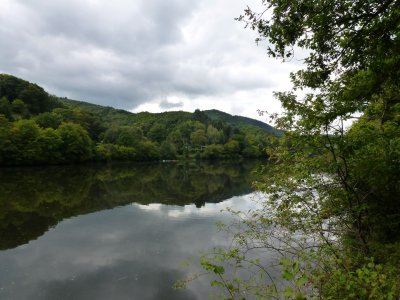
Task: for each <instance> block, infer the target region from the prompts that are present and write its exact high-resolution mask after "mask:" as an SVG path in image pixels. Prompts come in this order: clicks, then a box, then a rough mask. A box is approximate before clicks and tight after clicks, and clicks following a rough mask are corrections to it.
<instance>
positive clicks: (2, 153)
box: [0, 74, 280, 165]
mask: <svg viewBox="0 0 400 300" xmlns="http://www.w3.org/2000/svg"><path fill="white" fill-rule="evenodd" d="M271 135H275V136H279V135H280V132H279V131H278V130H276V129H274V128H273V127H271V126H269V125H268V124H265V123H263V122H260V121H257V120H253V119H250V118H245V117H240V116H232V115H230V114H227V113H224V112H221V111H218V110H208V111H200V110H196V111H195V112H193V113H190V112H184V111H171V112H163V113H149V112H141V113H131V112H128V111H125V110H121V109H115V108H112V107H104V106H100V105H96V104H90V103H87V102H83V101H76V100H70V99H67V98H59V97H56V96H52V95H49V94H48V93H47V92H46V91H45V90H44V89H43V88H41V87H40V86H38V85H36V84H33V83H30V82H28V81H25V80H23V79H20V78H17V77H14V76H11V75H7V74H0V165H25V164H59V163H79V162H84V161H110V160H129V161H150V160H166V159H167V160H171V159H172V160H175V159H185V160H186V159H235V160H236V159H241V158H261V157H266V156H267V153H266V151H265V149H266V147H267V145H268V144H269V143H270V138H271Z"/></svg>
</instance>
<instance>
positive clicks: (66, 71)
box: [0, 0, 300, 119]
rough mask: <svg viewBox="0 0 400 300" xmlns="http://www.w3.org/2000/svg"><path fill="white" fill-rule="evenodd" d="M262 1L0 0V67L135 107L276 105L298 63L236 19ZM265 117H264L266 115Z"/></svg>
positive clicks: (248, 112) (252, 111)
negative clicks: (259, 42)
mask: <svg viewBox="0 0 400 300" xmlns="http://www.w3.org/2000/svg"><path fill="white" fill-rule="evenodd" d="M260 2H261V0H196V1H188V0H168V1H165V0H113V1H108V0H0V42H1V43H0V73H8V74H12V75H15V76H18V77H21V78H23V79H26V80H29V81H31V82H34V83H37V84H39V85H40V86H43V87H44V88H45V89H46V90H47V91H48V92H49V93H51V94H55V95H57V96H61V97H63V96H65V97H69V98H71V99H77V100H83V101H87V102H91V103H96V104H101V105H109V106H113V107H116V108H122V109H127V110H130V111H133V112H138V111H151V112H160V111H165V110H186V111H194V109H196V108H200V109H202V110H204V109H212V108H216V109H220V110H223V111H225V112H228V113H231V114H237V115H244V116H248V117H252V118H258V119H260V117H259V116H258V114H257V109H261V110H268V111H270V112H274V111H278V110H279V104H278V103H277V101H276V100H274V99H273V96H272V92H273V91H279V90H287V89H288V88H289V87H290V84H289V80H288V75H289V72H290V71H293V70H295V69H296V68H298V67H299V65H300V63H299V62H298V61H296V60H293V61H292V62H289V63H285V64H283V63H281V62H280V61H275V60H273V59H269V58H268V57H267V55H266V49H265V47H261V46H256V44H255V42H254V39H255V37H256V35H255V33H254V32H252V31H250V30H249V29H244V24H242V23H239V22H237V21H235V20H234V18H235V17H238V16H239V15H240V14H241V13H242V12H243V9H244V8H245V7H246V6H247V5H249V6H250V7H256V6H257V5H259V4H260ZM261 119H263V118H261Z"/></svg>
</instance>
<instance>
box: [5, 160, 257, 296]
mask: <svg viewBox="0 0 400 300" xmlns="http://www.w3.org/2000/svg"><path fill="white" fill-rule="evenodd" d="M259 167H260V162H256V161H247V162H241V163H236V164H232V163H222V162H219V163H217V162H214V163H205V162H201V163H190V164H183V163H182V164H181V163H165V164H161V163H159V164H149V165H137V164H129V163H121V164H110V165H106V164H104V165H94V166H93V165H80V166H62V167H60V166H57V167H35V168H5V169H0V299H206V298H207V297H208V295H209V292H210V287H209V279H207V278H202V279H200V280H197V281H196V282H194V283H193V284H190V285H189V287H188V288H187V289H185V290H174V289H172V285H173V283H174V282H175V281H176V280H177V279H180V278H183V277H184V276H185V275H188V274H189V273H190V272H193V269H188V268H185V267H182V266H181V264H182V262H183V261H186V260H188V259H196V258H198V256H199V253H200V251H202V250H203V251H205V250H208V249H211V248H212V247H215V246H225V245H228V244H229V237H227V236H226V235H225V234H224V233H223V232H218V230H217V227H216V226H215V222H217V221H222V222H229V221H230V220H231V218H232V216H230V215H229V214H228V213H225V212H221V209H223V208H225V207H232V208H235V209H243V210H246V209H247V208H249V207H251V206H252V197H253V195H254V193H253V190H252V188H251V182H252V180H253V179H254V178H253V176H254V174H253V172H254V171H255V170H257V169H258V168H259Z"/></svg>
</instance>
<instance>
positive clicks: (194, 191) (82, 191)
mask: <svg viewBox="0 0 400 300" xmlns="http://www.w3.org/2000/svg"><path fill="white" fill-rule="evenodd" d="M258 166H259V162H254V161H249V162H243V163H240V164H229V163H215V162H214V163H205V162H201V163H198V164H194V163H193V164H189V163H188V164H152V165H134V164H112V165H100V166H74V167H72V166H67V167H46V168H40V169H39V168H15V169H2V170H0V249H9V248H14V247H16V246H18V245H22V244H24V243H26V242H28V241H30V240H32V239H35V238H37V237H39V236H41V235H42V234H43V233H44V232H46V231H47V230H48V228H50V227H52V226H55V225H56V224H57V223H58V222H59V221H61V220H63V219H64V218H68V217H71V216H76V215H80V214H86V213H90V212H94V211H99V210H103V209H108V208H113V207H115V206H119V205H125V204H128V203H132V202H136V203H139V204H150V203H162V204H166V205H187V204H192V203H194V204H195V205H196V206H197V207H200V206H202V205H204V204H205V203H206V202H214V203H216V202H220V201H223V200H226V199H229V198H231V197H233V196H236V195H241V194H245V193H248V192H250V191H251V181H252V171H254V170H255V169H256V168H257V167H258Z"/></svg>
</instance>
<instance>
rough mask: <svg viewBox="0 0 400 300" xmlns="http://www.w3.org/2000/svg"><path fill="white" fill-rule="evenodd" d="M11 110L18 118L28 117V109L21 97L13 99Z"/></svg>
mask: <svg viewBox="0 0 400 300" xmlns="http://www.w3.org/2000/svg"><path fill="white" fill-rule="evenodd" d="M11 108H12V112H13V113H14V114H15V115H16V117H17V118H18V119H21V118H23V119H26V118H28V117H29V109H28V106H27V105H26V104H25V102H24V101H22V100H21V99H15V100H14V101H13V102H12V103H11Z"/></svg>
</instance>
